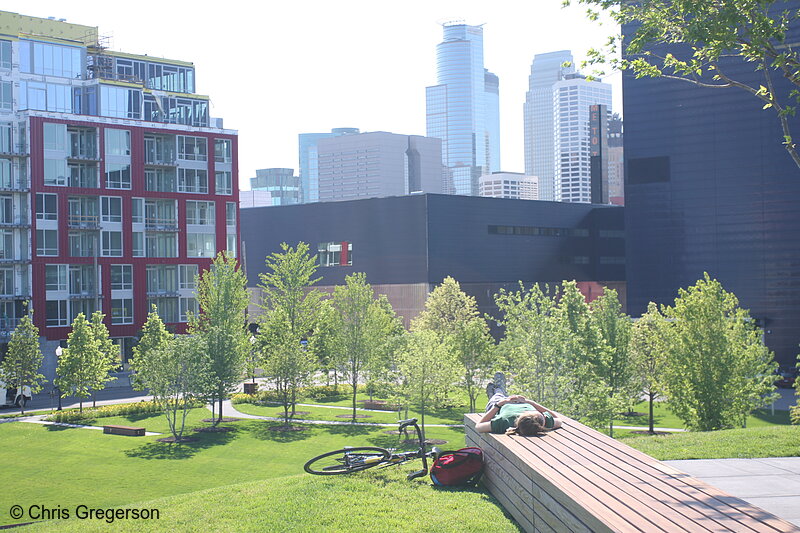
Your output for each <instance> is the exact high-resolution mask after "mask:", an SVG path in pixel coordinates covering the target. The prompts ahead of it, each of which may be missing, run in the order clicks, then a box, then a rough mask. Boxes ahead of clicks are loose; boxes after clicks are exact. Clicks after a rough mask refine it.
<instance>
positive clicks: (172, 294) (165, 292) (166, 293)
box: [147, 287, 180, 298]
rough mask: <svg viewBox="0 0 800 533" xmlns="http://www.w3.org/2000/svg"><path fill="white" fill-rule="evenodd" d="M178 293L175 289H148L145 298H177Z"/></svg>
mask: <svg viewBox="0 0 800 533" xmlns="http://www.w3.org/2000/svg"><path fill="white" fill-rule="evenodd" d="M179 296H180V293H179V292H178V289H177V288H156V289H151V288H150V287H148V289H147V297H148V298H150V297H160V298H166V297H169V298H178V297H179Z"/></svg>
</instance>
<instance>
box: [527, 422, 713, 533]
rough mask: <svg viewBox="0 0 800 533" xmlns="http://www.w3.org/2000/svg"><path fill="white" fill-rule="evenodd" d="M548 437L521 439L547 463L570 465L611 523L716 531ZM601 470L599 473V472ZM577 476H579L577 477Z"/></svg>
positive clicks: (663, 528)
mask: <svg viewBox="0 0 800 533" xmlns="http://www.w3.org/2000/svg"><path fill="white" fill-rule="evenodd" d="M547 437H548V436H544V437H541V438H537V439H536V440H537V441H541V442H535V443H534V442H532V439H527V438H520V439H519V440H520V442H521V443H522V445H523V447H525V448H527V449H528V450H529V451H532V452H533V453H535V451H536V450H530V448H531V447H533V446H535V447H537V448H538V449H539V450H541V451H542V452H543V453H544V454H545V457H544V458H543V461H542V462H544V463H549V462H551V461H552V463H553V465H554V466H555V468H556V469H557V468H559V467H561V466H567V467H568V471H569V473H570V474H571V475H570V476H569V477H571V478H573V479H574V480H575V481H576V482H578V483H579V484H580V485H581V486H582V487H584V488H586V490H587V491H589V490H590V488H591V489H592V490H591V492H592V493H593V494H594V495H595V497H597V498H598V499H600V500H601V501H602V503H603V504H604V505H606V506H607V507H608V509H609V510H610V511H611V513H610V514H611V516H609V518H608V519H607V520H608V522H609V523H610V524H615V523H617V522H619V521H620V520H622V521H627V522H630V523H632V524H636V525H637V527H641V528H642V529H643V530H644V531H655V530H658V531H673V530H675V529H676V527H677V528H678V530H683V531H693V530H694V531H715V530H716V529H717V528H708V527H704V526H700V525H699V524H697V523H696V522H694V521H693V520H691V519H688V518H686V517H685V516H684V515H682V514H681V513H679V512H677V511H676V510H675V509H674V508H671V507H669V506H667V505H664V504H663V503H662V502H660V501H659V500H657V499H655V498H653V497H652V496H651V495H650V494H648V493H647V492H646V491H644V490H642V489H641V488H636V487H632V486H626V485H625V484H624V483H619V480H618V479H616V478H612V476H606V475H605V474H606V473H607V470H606V469H605V468H599V469H598V468H596V465H594V464H587V462H588V461H587V460H586V458H585V457H583V456H581V455H580V454H578V453H575V452H574V451H572V450H571V449H570V448H569V447H566V446H564V445H563V442H559V441H557V440H556V439H548V438H547ZM598 470H599V472H598ZM575 476H577V478H576V477H575Z"/></svg>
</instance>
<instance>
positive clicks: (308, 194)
mask: <svg viewBox="0 0 800 533" xmlns="http://www.w3.org/2000/svg"><path fill="white" fill-rule="evenodd" d="M358 131H359V130H358V128H333V129H332V130H331V131H330V132H329V133H301V134H300V135H298V136H297V137H298V144H299V148H300V149H299V152H300V163H299V165H300V166H299V167H298V169H299V170H298V172H299V174H300V202H301V203H304V204H307V203H310V202H318V201H319V181H318V180H319V174H318V168H317V142H318V141H319V140H320V139H327V138H328V137H338V136H339V135H350V134H353V133H358Z"/></svg>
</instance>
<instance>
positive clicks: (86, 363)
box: [56, 313, 108, 413]
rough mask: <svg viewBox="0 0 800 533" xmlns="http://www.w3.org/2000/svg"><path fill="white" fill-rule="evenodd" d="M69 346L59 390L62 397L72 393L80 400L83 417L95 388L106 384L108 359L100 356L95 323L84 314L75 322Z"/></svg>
mask: <svg viewBox="0 0 800 533" xmlns="http://www.w3.org/2000/svg"><path fill="white" fill-rule="evenodd" d="M67 346H68V347H67V348H66V349H65V350H64V352H63V353H62V354H61V357H59V359H58V367H57V368H56V374H57V375H58V378H56V386H57V387H58V388H59V389H60V390H61V391H62V392H61V394H62V396H67V395H68V394H69V393H72V394H73V395H75V396H77V397H78V398H80V400H79V405H80V412H81V413H82V412H83V399H84V398H88V397H89V395H90V394H91V390H92V388H94V387H96V386H97V385H98V383H104V379H105V378H106V377H107V376H108V366H107V364H106V360H105V356H104V355H103V354H102V353H101V352H100V346H99V343H98V342H97V338H96V337H95V334H94V331H93V330H92V326H91V323H90V322H89V321H88V320H86V317H85V316H84V314H83V313H78V316H76V317H75V320H74V321H73V322H72V331H71V332H70V334H69V337H68V338H67Z"/></svg>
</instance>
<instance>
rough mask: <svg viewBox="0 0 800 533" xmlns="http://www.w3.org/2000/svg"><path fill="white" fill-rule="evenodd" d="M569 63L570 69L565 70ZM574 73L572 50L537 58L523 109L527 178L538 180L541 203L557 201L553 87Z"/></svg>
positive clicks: (534, 59) (535, 58)
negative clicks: (566, 64)
mask: <svg viewBox="0 0 800 533" xmlns="http://www.w3.org/2000/svg"><path fill="white" fill-rule="evenodd" d="M564 63H570V65H569V66H566V67H565V66H563V65H564ZM574 72H575V67H574V66H572V53H571V52H570V51H569V50H560V51H558V52H549V53H546V54H536V55H535V56H534V57H533V63H532V64H531V75H530V76H529V77H528V92H527V93H526V95H525V104H524V105H523V112H524V120H525V174H527V175H529V176H536V177H538V178H539V199H540V200H555V199H556V198H555V168H556V167H555V156H554V154H555V152H554V151H553V150H554V139H553V131H554V129H555V115H554V113H553V85H554V84H555V83H556V82H557V81H559V80H562V79H564V77H565V76H566V75H567V74H571V73H574Z"/></svg>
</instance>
